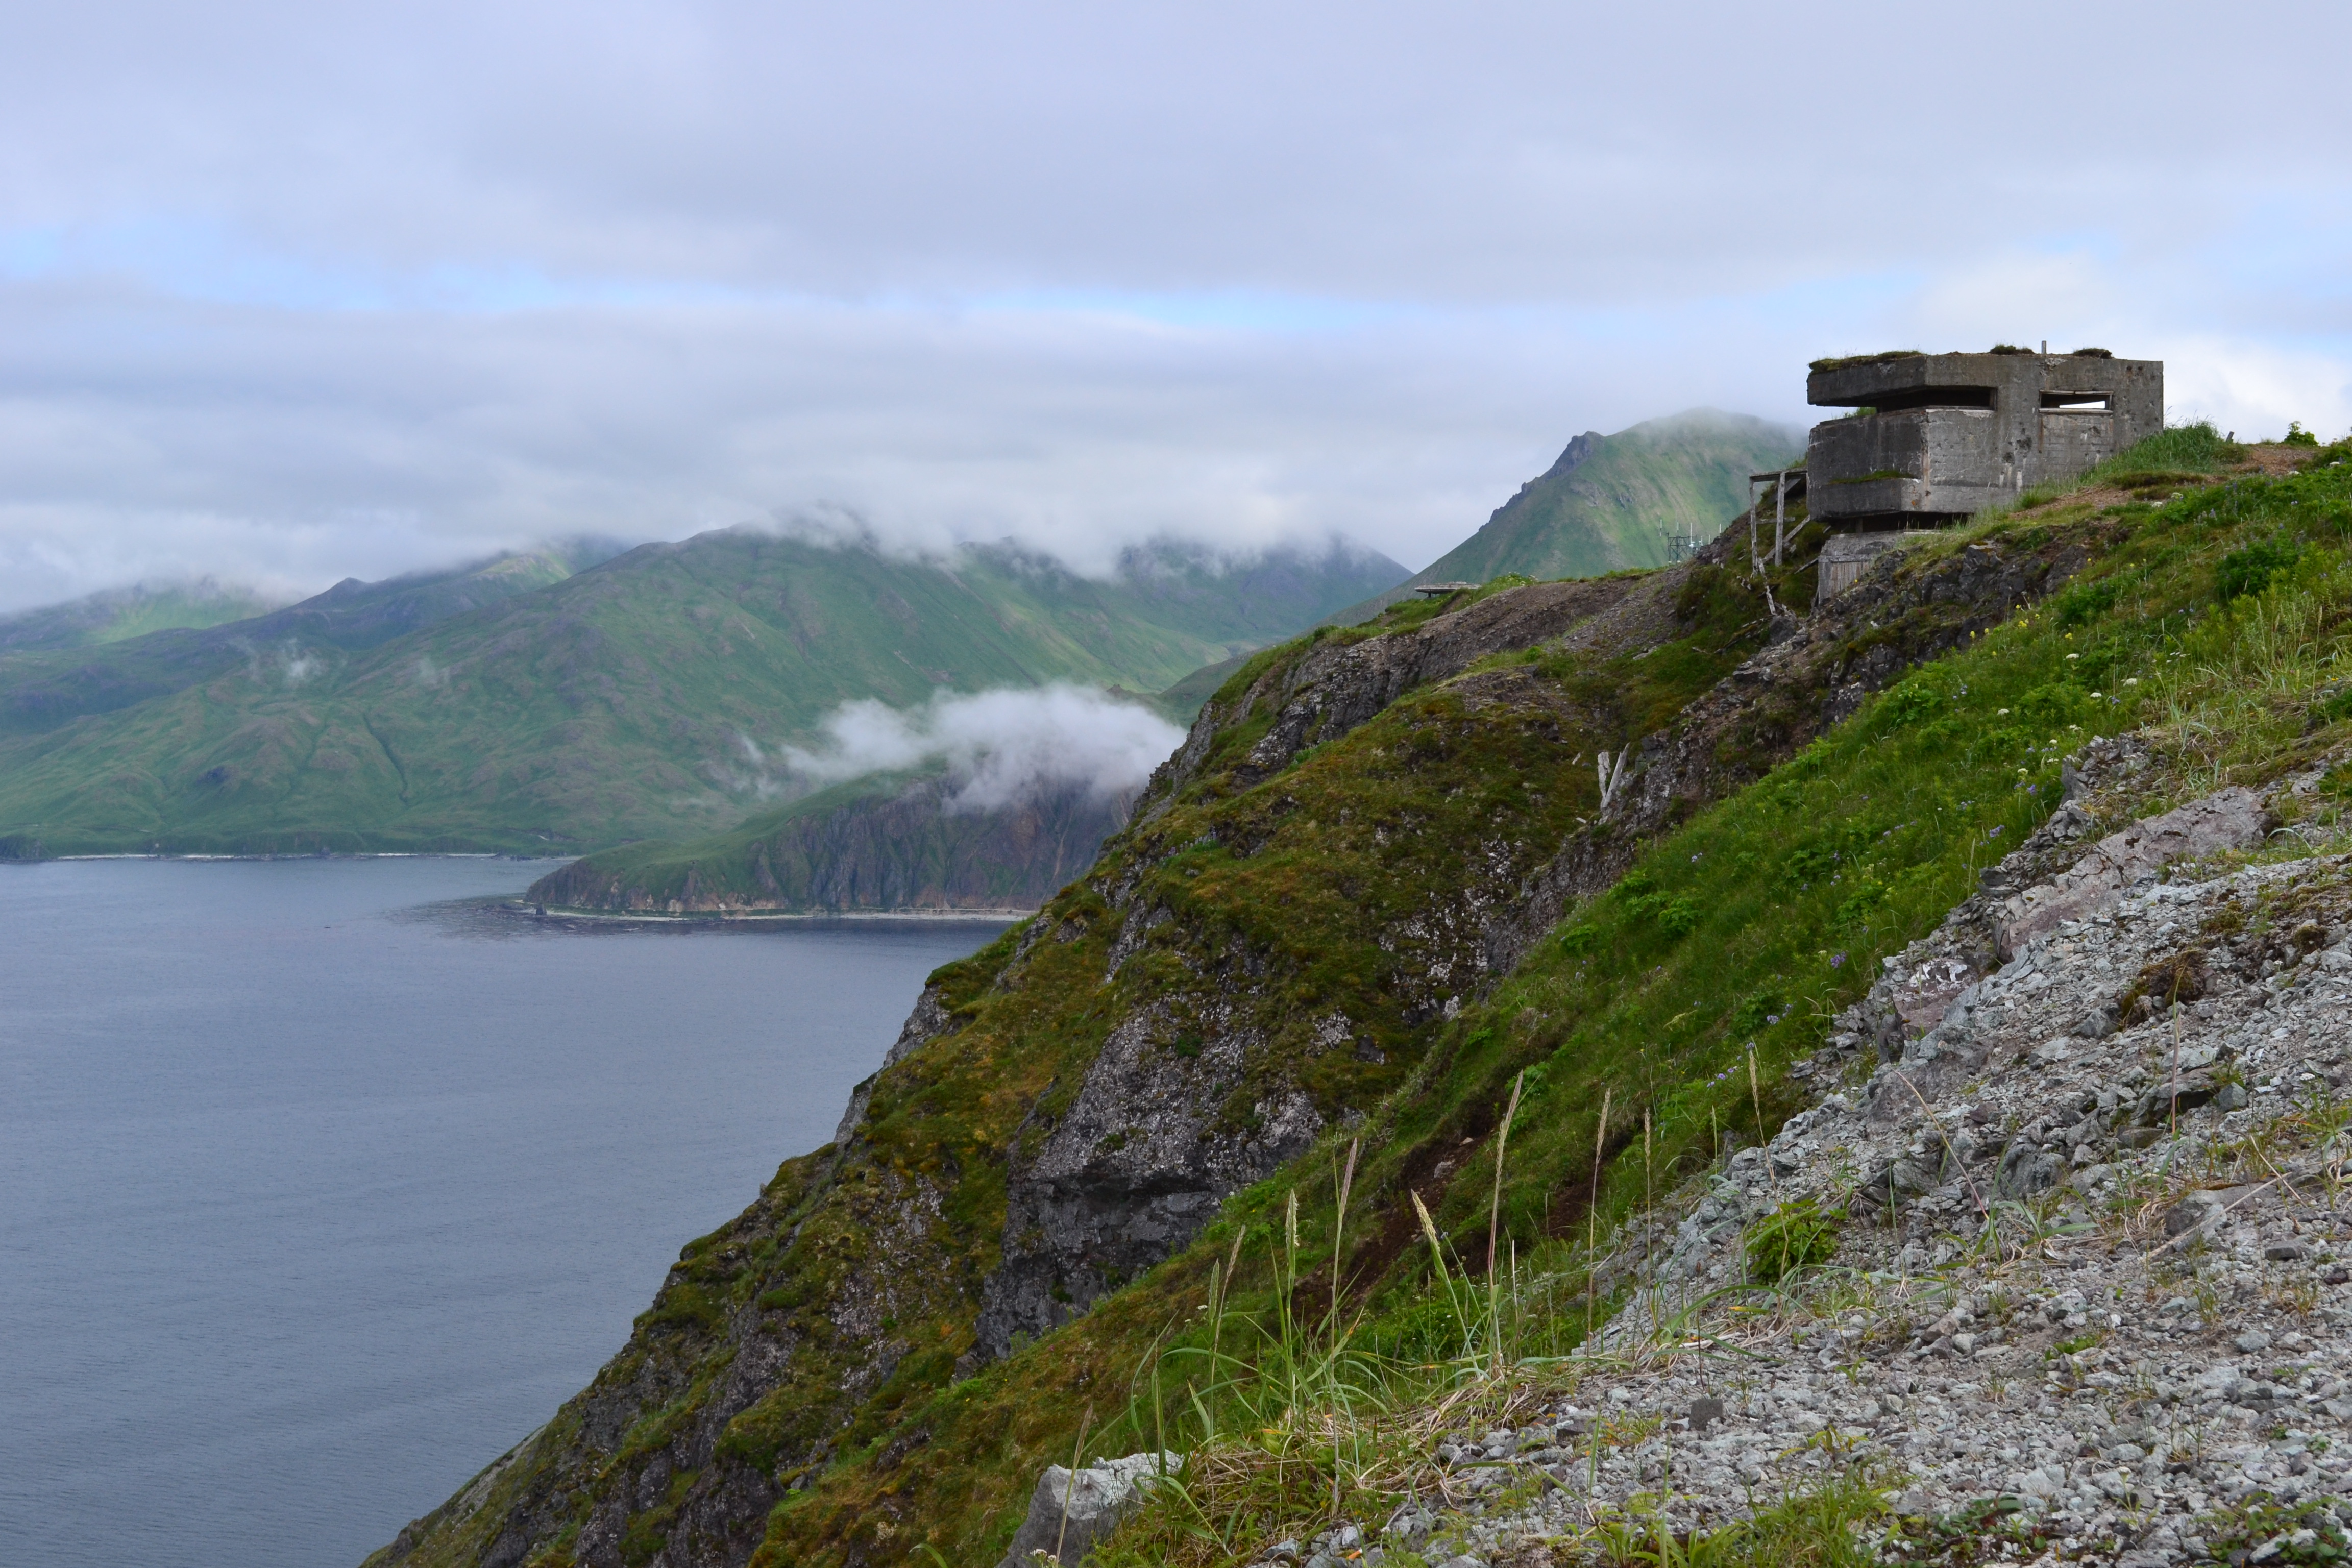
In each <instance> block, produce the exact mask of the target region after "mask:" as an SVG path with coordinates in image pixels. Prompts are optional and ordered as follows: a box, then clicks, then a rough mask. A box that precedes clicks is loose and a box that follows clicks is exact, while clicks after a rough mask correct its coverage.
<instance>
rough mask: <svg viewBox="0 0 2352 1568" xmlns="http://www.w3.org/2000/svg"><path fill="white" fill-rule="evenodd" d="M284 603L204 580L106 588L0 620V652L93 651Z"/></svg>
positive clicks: (235, 618) (256, 613) (219, 622)
mask: <svg viewBox="0 0 2352 1568" xmlns="http://www.w3.org/2000/svg"><path fill="white" fill-rule="evenodd" d="M284 602H285V601H284V599H283V598H282V597H278V598H273V597H271V596H270V595H266V594H263V593H261V592H260V591H259V590H257V589H253V588H246V587H239V586H236V585H233V584H222V583H220V582H217V581H215V579H213V578H210V577H202V578H198V579H197V580H196V581H194V582H193V583H183V584H164V585H163V586H153V587H151V586H150V585H148V584H144V583H140V584H134V585H132V586H131V587H128V588H108V589H105V590H103V591H101V592H100V593H96V594H89V595H84V596H83V597H81V598H79V599H75V600H72V601H70V602H68V603H67V604H62V605H43V606H41V607H40V608H38V609H32V610H18V611H16V612H15V613H13V614H10V615H5V616H0V653H10V652H17V651H23V650H27V649H34V648H76V647H96V646H98V645H100V644H101V643H110V642H121V641H123V640H125V639H126V638H130V637H144V636H145V635H146V634H147V633H149V632H162V631H172V630H174V629H183V628H184V629H188V630H195V631H201V630H203V629H204V628H205V627H206V626H220V625H222V624H223V623H225V622H228V621H242V620H249V619H251V618H252V617H253V616H259V615H265V614H267V613H268V612H269V611H271V610H274V609H276V608H277V607H278V605H281V604H283V603H284Z"/></svg>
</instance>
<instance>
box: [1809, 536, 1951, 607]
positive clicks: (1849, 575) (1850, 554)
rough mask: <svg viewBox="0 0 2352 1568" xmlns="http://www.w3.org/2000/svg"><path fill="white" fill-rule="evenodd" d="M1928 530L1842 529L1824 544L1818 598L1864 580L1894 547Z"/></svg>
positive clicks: (1823, 597)
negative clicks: (1847, 530) (1847, 531)
mask: <svg viewBox="0 0 2352 1568" xmlns="http://www.w3.org/2000/svg"><path fill="white" fill-rule="evenodd" d="M1925 538H1927V534H1926V533H1925V532H1924V531H1905V532H1898V533H1840V534H1834V535H1832V537H1831V538H1829V539H1828V540H1826V541H1824V542H1822V553H1821V561H1820V565H1821V574H1822V577H1821V587H1820V588H1819V589H1818V590H1817V591H1816V593H1815V594H1814V597H1815V599H1816V600H1820V599H1832V598H1835V597H1836V596H1837V595H1840V594H1843V593H1844V592H1845V591H1846V590H1847V589H1848V588H1851V587H1853V585H1854V584H1856V583H1858V582H1860V581H1862V574H1864V573H1865V572H1867V571H1869V570H1870V566H1871V563H1872V562H1874V561H1876V560H1877V559H1878V558H1879V557H1880V556H1882V555H1884V554H1885V553H1886V552H1888V551H1890V550H1900V549H1902V548H1904V547H1905V546H1906V545H1910V544H1916V543H1917V542H1919V541H1920V540H1922V539H1925Z"/></svg>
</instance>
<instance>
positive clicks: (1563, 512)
mask: <svg viewBox="0 0 2352 1568" xmlns="http://www.w3.org/2000/svg"><path fill="white" fill-rule="evenodd" d="M1804 450H1805V437H1804V433H1803V432H1802V431H1800V430H1792V429H1789V428H1787V427H1785V426H1779V425H1773V424H1769V423H1768V422H1767V421H1765V420H1762V419H1758V418H1754V417H1752V416H1748V415H1744V414H1722V413H1718V412H1717V411H1716V410H1714V409H1711V408H1695V409H1692V410H1691V411H1690V412H1688V413H1686V414H1677V415H1675V416H1671V417H1669V418H1664V419H1651V420H1647V421H1644V422H1643V423H1642V424H1639V425H1636V426H1632V427H1631V428H1630V429H1625V430H1620V431H1619V432H1617V434H1615V435H1614V436H1603V435H1601V433H1600V432H1599V431H1596V430H1588V431H1586V432H1585V433H1584V434H1583V435H1581V436H1579V437H1576V439H1574V440H1573V441H1570V443H1569V444H1568V447H1567V448H1566V449H1565V450H1564V451H1562V452H1561V453H1560V455H1559V461H1558V462H1555V463H1554V464H1552V466H1551V467H1550V468H1547V469H1545V470H1544V471H1543V472H1542V473H1541V474H1539V475H1538V476H1537V477H1536V478H1534V479H1529V480H1528V482H1527V483H1526V484H1524V485H1521V486H1520V487H1519V490H1518V493H1517V495H1515V496H1513V497H1512V498H1511V499H1510V500H1507V501H1505V502H1504V503H1503V504H1502V505H1501V506H1499V507H1496V509H1495V512H1494V515H1493V516H1491V517H1489V518H1488V519H1487V520H1486V524H1485V526H1483V527H1481V528H1480V529H1479V530H1478V531H1477V532H1476V533H1474V534H1472V535H1471V536H1470V537H1469V538H1468V539H1465V540H1464V541H1463V542H1461V543H1460V544H1457V545H1455V546H1454V548H1453V549H1452V550H1450V551H1447V552H1445V553H1444V555H1442V556H1440V557H1439V558H1438V559H1437V560H1435V561H1433V562H1432V563H1430V564H1429V565H1428V566H1427V567H1425V568H1423V570H1421V571H1419V572H1416V573H1414V574H1412V578H1411V579H1410V580H1409V581H1408V582H1406V583H1404V584H1401V585H1400V586H1398V587H1396V588H1394V589H1391V591H1389V592H1388V593H1385V594H1382V595H1378V596H1376V597H1374V598H1372V599H1370V600H1368V601H1367V602H1366V603H1365V604H1363V605H1360V606H1357V607H1356V608H1354V609H1351V610H1349V611H1347V612H1345V613H1344V614H1343V616H1339V617H1336V618H1339V619H1341V620H1343V621H1345V620H1360V619H1362V618H1363V617H1365V616H1369V615H1370V614H1372V613H1373V612H1375V611H1377V610H1380V609H1381V608H1383V607H1385V606H1386V605H1391V604H1394V603H1395V602H1396V601H1397V600H1399V599H1401V598H1402V597H1404V596H1405V595H1407V594H1409V593H1411V592H1412V587H1413V585H1414V584H1420V583H1488V582H1492V581H1493V580H1494V579H1496V578H1497V577H1502V576H1507V575H1517V576H1522V577H1533V578H1537V579H1538V580H1541V579H1544V578H1551V577H1597V576H1600V575H1601V574H1603V573H1607V572H1619V571H1623V570H1625V569H1626V568H1628V567H1643V566H1663V565H1664V564H1666V563H1668V562H1670V561H1673V560H1675V559H1676V556H1677V553H1678V552H1677V545H1676V542H1677V541H1678V540H1685V539H1688V540H1696V539H1703V538H1709V537H1712V536H1713V534H1714V533H1715V531H1716V530H1717V529H1718V528H1721V527H1722V526H1723V521H1724V520H1725V519H1726V518H1728V517H1732V516H1735V515H1738V513H1740V512H1743V511H1745V510H1747V507H1748V475H1749V474H1751V473H1760V472H1762V471H1763V470H1764V469H1766V468H1779V467H1780V466H1782V465H1784V464H1787V463H1790V462H1793V461H1796V460H1797V459H1799V458H1801V457H1802V456H1803V454H1804Z"/></svg>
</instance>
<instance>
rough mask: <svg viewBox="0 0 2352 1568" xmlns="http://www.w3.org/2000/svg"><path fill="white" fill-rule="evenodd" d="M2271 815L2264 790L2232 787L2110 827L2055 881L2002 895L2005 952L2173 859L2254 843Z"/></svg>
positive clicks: (2100, 905)
mask: <svg viewBox="0 0 2352 1568" xmlns="http://www.w3.org/2000/svg"><path fill="white" fill-rule="evenodd" d="M2271 826H2272V819H2271V815H2270V811H2269V808H2268V807H2266V806H2265V805H2263V797H2262V796H2260V795H2256V794H2255V793H2254V792H2253V791H2252V790H2250V789H2247V788H2244V787H2242V786H2235V785H2233V786H2232V787H2231V788H2229V789H2225V790H2221V791H2218V792H2216V793H2214V794H2212V795H2206V796H2205V797H2203V798H2202V799H2200V800H2192V801H2190V802H2189V804H2188V805H2183V806H2179V807H2177V808H2175V809H2173V810H2171V811H2168V812H2166V813H2164V814H2163V815H2162V816H2152V817H2149V818H2148V819H2147V821H2145V822H2136V823H2134V824H2132V826H2129V827H2126V828H2125V829H2124V830H2123V831H2122V832H2120V833H2113V834H2109V835H2108V836H2107V837H2105V838H2102V839H2101V840H2099V842H2098V843H2097V844H2095V845H2094V846H2093V847H2092V848H2091V851H2090V853H2089V854H2087V855H2085V856H2084V857H2083V858H2082V859H2081V860H2080V861H2079V862H2078V863H2076V865H2075V866H2074V868H2073V869H2071V870H2069V871H2067V872H2065V873H2064V874H2063V875H2061V876H2060V877H2059V878H2058V879H2056V880H2054V881H2052V882H2046V883H2043V884H2042V885H2041V886H2039V887H2034V888H2028V889H2026V890H2025V891H2023V892H2021V893H2020V894H2018V895H2017V896H2016V897H2014V898H2011V899H2010V900H2007V901H2005V902H2004V903H2003V904H2002V905H2001V907H2000V914H1999V915H1998V917H1997V918H1996V921H1995V924H1994V940H1995V942H1996V944H1997V945H1998V947H1999V949H2000V953H2001V954H2002V956H2003V957H2007V956H2009V955H2010V954H2012V953H2014V952H2017V951H2018V950H2020V949H2021V948H2022V947H2023V946H2024V945H2025V944H2026V943H2027V942H2030V941H2032V939H2033V938H2034V937H2036V936H2040V935H2042V934H2043V933H2045V932H2048V931H2055V930H2057V929H2058V926H2059V924H2060V923H2061V922H2062V921H2079V920H2084V919H2087V918H2088V917H2090V916H2092V915H2095V914H2102V913H2105V911H2107V910H2112V909H2114V908H2115V907H2116V904H2118V903H2120V902H2121V901H2122V900H2123V897H2124V894H2125V893H2126V892H2127V891H2128V890H2129V889H2131V887H2132V886H2133V884H2135V883H2136V882H2137V881H2138V880H2139V879H2141V877H2143V876H2145V875H2148V874H2151V873H2154V872H2156V871H2158V870H2161V869H2162V868H2164V867H2166V866H2168V865H2169V864H2171V863H2172V862H2173V861H2175V860H2182V859H2188V858H2193V857H2196V856H2200V855H2210V854H2213V853H2215V852H2216V851H2219V850H2223V849H2243V848H2246V847H2250V846H2252V845H2256V844H2260V843H2261V842H2262V841H2263V837H2264V836H2265V835H2266V834H2267V833H2268V832H2269V831H2270V828H2271Z"/></svg>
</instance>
